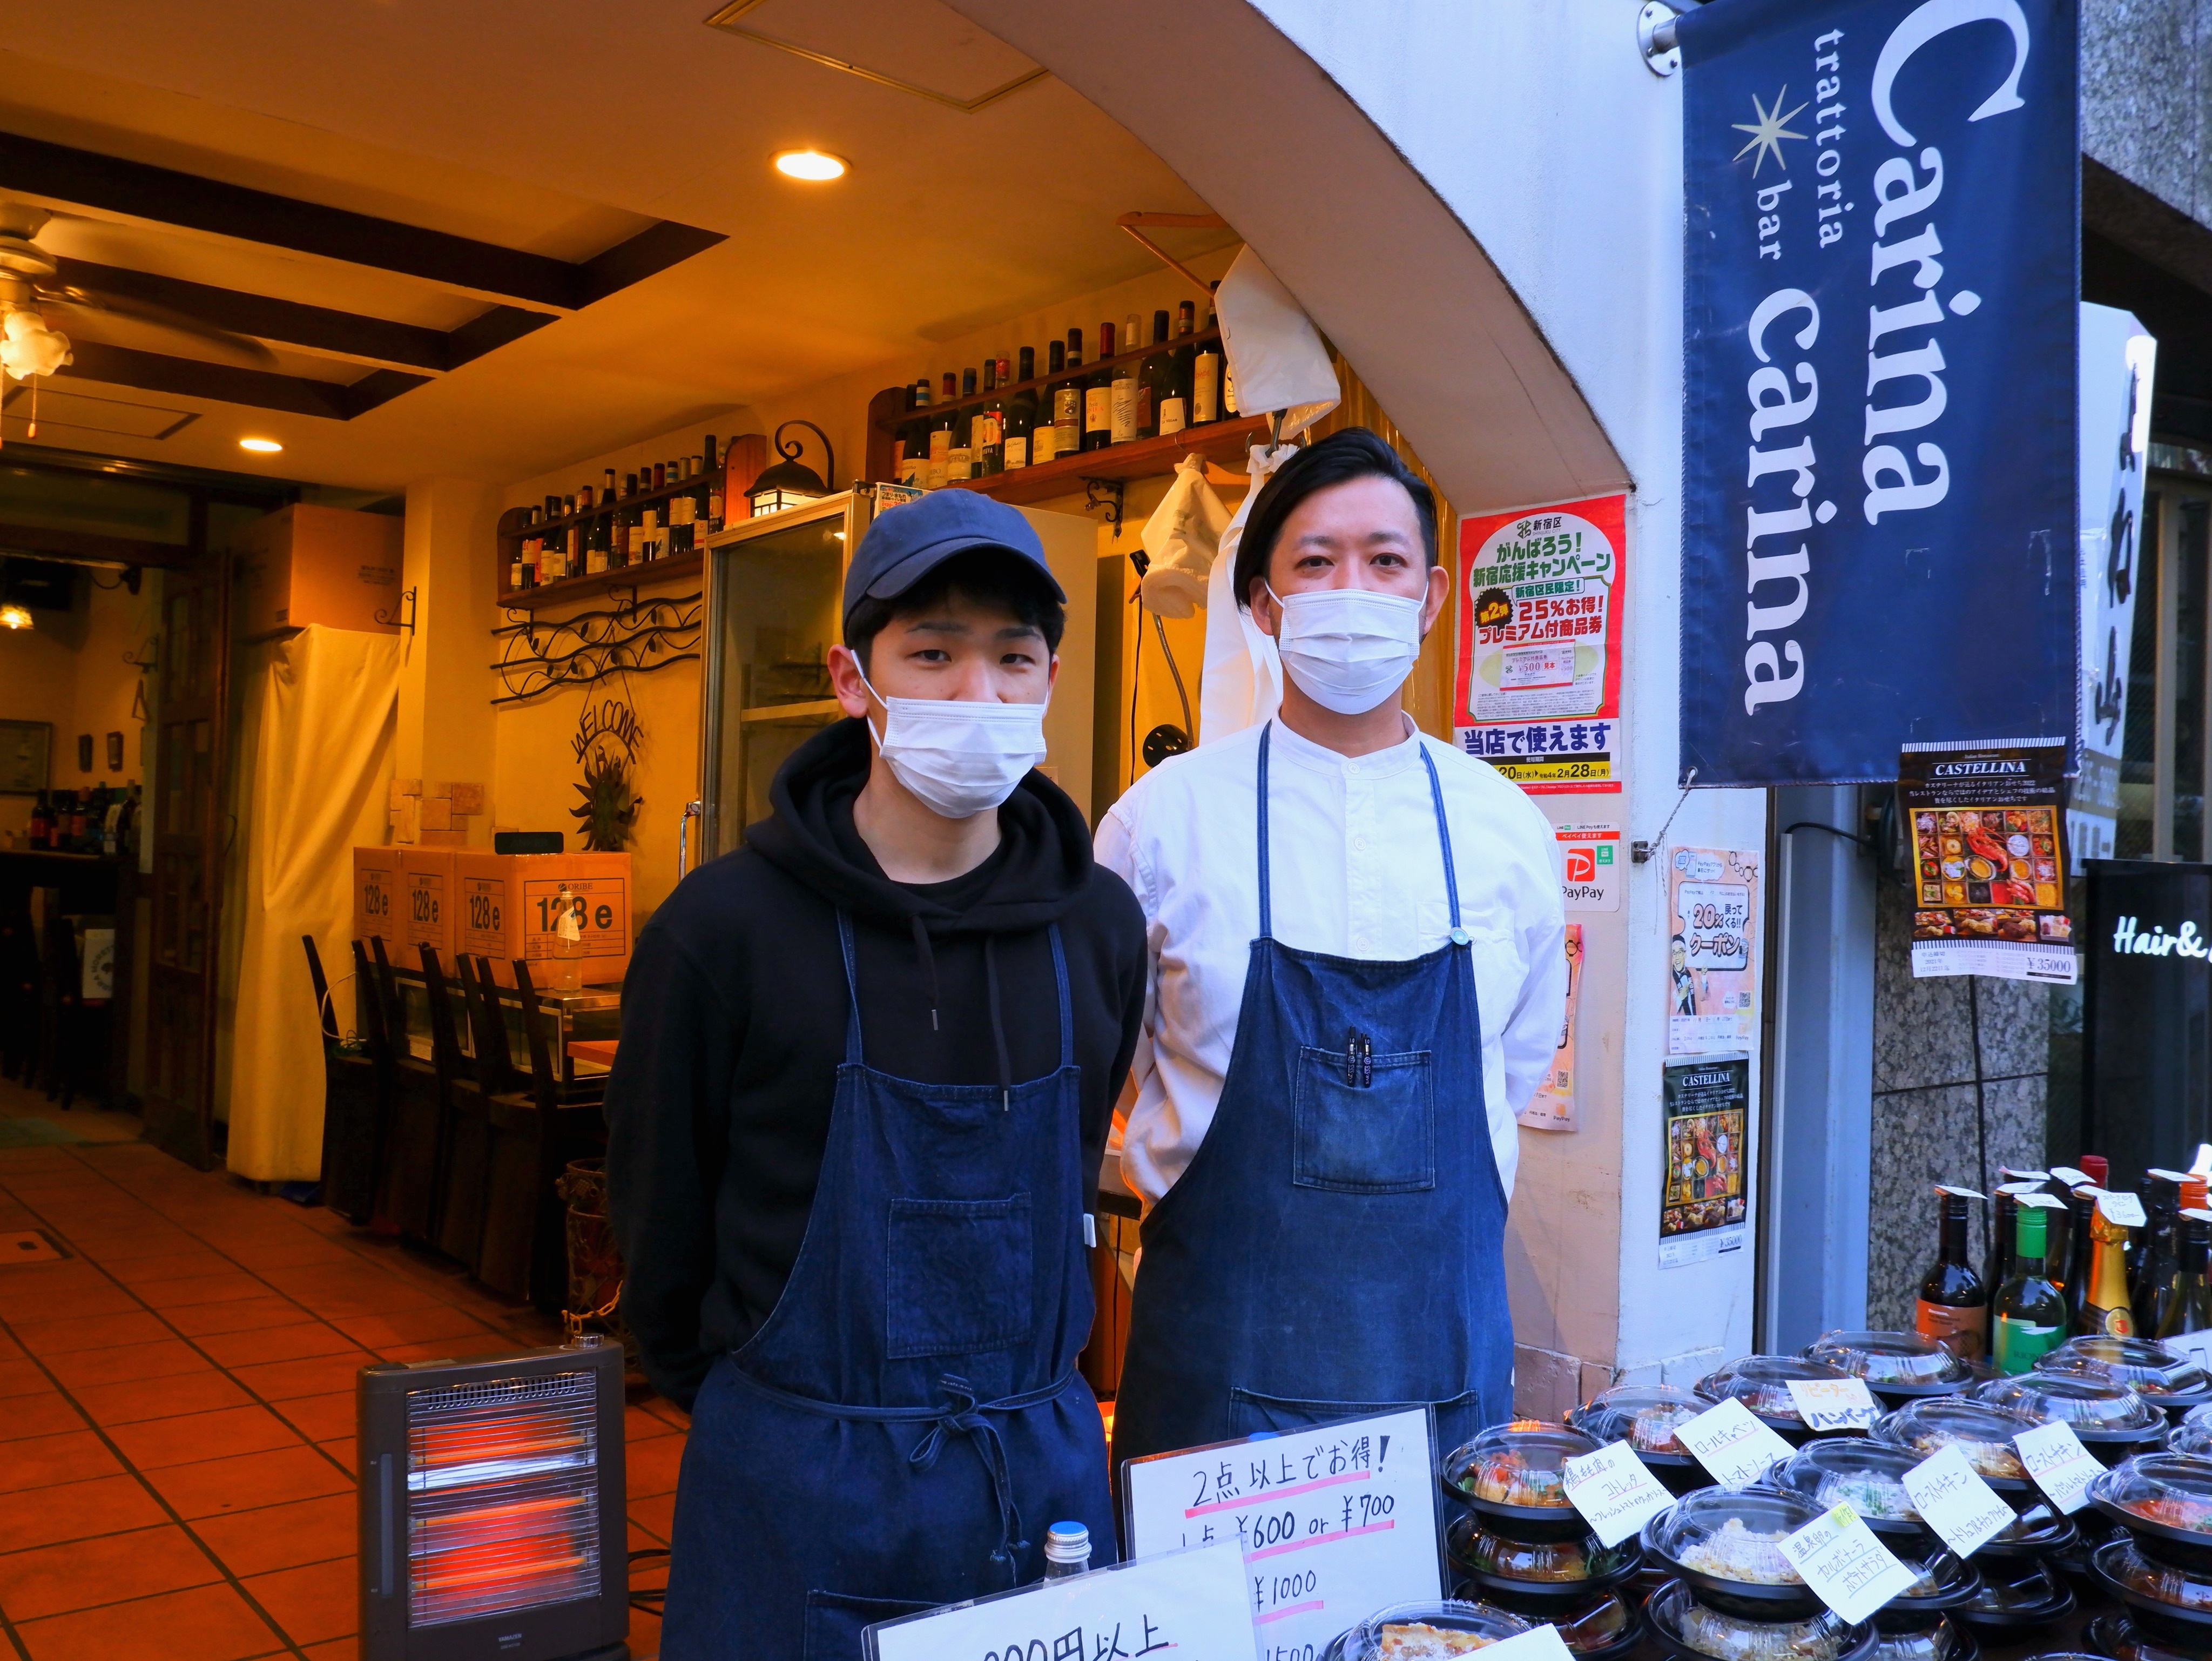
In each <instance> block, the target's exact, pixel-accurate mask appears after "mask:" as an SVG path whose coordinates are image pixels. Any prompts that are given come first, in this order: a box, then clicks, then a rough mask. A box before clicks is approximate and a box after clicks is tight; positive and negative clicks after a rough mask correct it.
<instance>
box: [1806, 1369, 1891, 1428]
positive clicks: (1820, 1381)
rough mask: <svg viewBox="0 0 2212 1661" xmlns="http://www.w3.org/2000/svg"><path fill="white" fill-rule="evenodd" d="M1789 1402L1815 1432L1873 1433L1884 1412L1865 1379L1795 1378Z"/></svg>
mask: <svg viewBox="0 0 2212 1661" xmlns="http://www.w3.org/2000/svg"><path fill="white" fill-rule="evenodd" d="M1790 1402H1791V1404H1792V1405H1794V1406H1795V1407H1796V1409H1797V1416H1798V1417H1799V1418H1801V1419H1802V1420H1803V1421H1805V1422H1806V1424H1807V1425H1808V1427H1811V1428H1812V1429H1814V1430H1816V1431H1821V1430H1871V1429H1873V1428H1874V1421H1875V1418H1876V1417H1877V1416H1879V1415H1880V1414H1881V1409H1880V1408H1878V1407H1876V1406H1875V1402H1874V1397H1873V1396H1872V1395H1870V1394H1869V1392H1868V1390H1867V1387H1866V1381H1865V1380H1864V1379H1863V1378H1792V1379H1790Z"/></svg>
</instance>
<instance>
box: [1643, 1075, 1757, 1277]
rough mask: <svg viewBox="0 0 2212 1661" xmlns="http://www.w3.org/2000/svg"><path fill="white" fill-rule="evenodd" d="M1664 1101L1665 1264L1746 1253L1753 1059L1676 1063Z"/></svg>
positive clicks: (1661, 1202)
mask: <svg viewBox="0 0 2212 1661" xmlns="http://www.w3.org/2000/svg"><path fill="white" fill-rule="evenodd" d="M1663 1102H1664V1107H1665V1111H1666V1115H1667V1171H1666V1174H1665V1176H1664V1177H1663V1178H1662V1183H1661V1189H1660V1198H1659V1267H1660V1268H1662V1269H1680V1268H1682V1267H1684V1266H1685V1265H1686V1264H1689V1263H1702V1262H1706V1261H1708V1260H1709V1259H1711V1258H1713V1257H1717V1256H1720V1255H1721V1254H1722V1253H1723V1252H1724V1251H1741V1250H1742V1249H1743V1242H1744V1233H1745V1228H1746V1220H1747V1215H1748V1213H1749V1209H1750V1190H1749V1189H1748V1188H1747V1186H1746V1181H1745V1176H1744V1171H1745V1165H1744V1157H1745V1155H1746V1153H1747V1152H1748V1149H1747V1147H1746V1145H1745V1143H1746V1138H1747V1135H1748V1134H1749V1129H1750V1123H1751V1062H1750V1059H1749V1057H1747V1056H1712V1057H1710V1058H1708V1059H1705V1060H1701V1061H1694V1062H1668V1063H1667V1068H1666V1086H1665V1090H1664V1092H1663Z"/></svg>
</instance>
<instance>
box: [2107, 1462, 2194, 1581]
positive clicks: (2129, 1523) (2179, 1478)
mask: <svg viewBox="0 0 2212 1661" xmlns="http://www.w3.org/2000/svg"><path fill="white" fill-rule="evenodd" d="M2089 1500H2090V1502H2091V1503H2092V1504H2093V1505H2094V1506H2096V1507H2097V1509H2098V1510H2099V1511H2100V1512H2103V1513H2104V1514H2105V1515H2106V1516H2107V1517H2109V1518H2112V1521H2114V1522H2115V1523H2118V1524H2119V1525H2120V1526H2121V1527H2122V1528H2124V1529H2125V1530H2127V1531H2128V1533H2129V1535H2130V1536H2131V1537H2132V1538H2133V1539H2134V1541H2135V1542H2136V1548H2137V1549H2138V1550H2139V1551H2141V1552H2142V1555H2143V1556H2144V1557H2145V1558H2147V1559H2148V1560H2149V1561H2151V1562H2152V1563H2153V1564H2154V1565H2158V1566H2160V1567H2166V1568H2171V1569H2173V1570H2176V1571H2178V1572H2179V1573H2184V1574H2191V1575H2198V1576H2203V1577H2204V1578H2206V1579H2212V1459H2205V1458H2202V1457H2197V1456H2196V1455H2193V1454H2186V1453H2170V1452H2169V1453H2139V1454H2136V1456H2135V1457H2132V1458H2129V1459H2124V1460H2122V1461H2121V1462H2120V1463H2118V1464H2117V1465H2115V1466H2114V1467H2113V1468H2112V1469H2110V1470H2108V1471H2106V1473H2105V1474H2104V1475H2101V1476H2100V1477H2098V1478H2097V1480H2096V1481H2095V1482H2092V1483H2090V1484H2089Z"/></svg>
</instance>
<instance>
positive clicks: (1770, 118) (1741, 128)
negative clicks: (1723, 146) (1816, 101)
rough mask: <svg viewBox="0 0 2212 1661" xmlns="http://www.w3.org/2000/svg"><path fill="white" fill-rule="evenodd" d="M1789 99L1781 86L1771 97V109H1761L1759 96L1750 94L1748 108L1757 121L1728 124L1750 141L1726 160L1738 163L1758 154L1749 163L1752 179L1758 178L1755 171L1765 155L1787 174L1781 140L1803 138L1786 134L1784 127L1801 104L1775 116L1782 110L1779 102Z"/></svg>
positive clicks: (1788, 91)
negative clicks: (1754, 113) (1743, 133)
mask: <svg viewBox="0 0 2212 1661" xmlns="http://www.w3.org/2000/svg"><path fill="white" fill-rule="evenodd" d="M1789 96H1790V88H1787V87H1784V88H1783V89H1782V90H1781V91H1780V92H1778V93H1777V94H1774V102H1773V104H1772V106H1771V107H1766V108H1762V107H1760V105H1759V94H1757V93H1753V94H1752V95H1751V107H1752V108H1753V110H1754V111H1755V112H1757V113H1758V116H1759V119H1758V120H1756V121H1733V122H1730V123H1729V125H1731V126H1732V127H1734V128H1735V130H1736V131H1738V132H1747V133H1749V134H1750V135H1751V142H1750V143H1747V144H1746V145H1745V146H1744V147H1743V148H1742V149H1740V150H1738V151H1737V152H1736V153H1735V155H1733V156H1731V157H1729V160H1730V161H1742V160H1743V159H1744V157H1746V156H1747V155H1751V153H1752V152H1753V150H1757V151H1758V152H1759V155H1757V157H1756V158H1755V159H1754V160H1753V161H1752V164H1751V176H1752V177H1753V179H1756V178H1758V177H1759V169H1760V168H1761V167H1764V166H1765V165H1766V158H1767V156H1768V155H1772V156H1773V157H1774V160H1775V162H1776V165H1778V167H1781V168H1783V169H1784V171H1785V172H1786V171H1788V169H1789V167H1790V163H1789V161H1787V160H1786V159H1785V158H1784V155H1783V154H1782V141H1783V140H1784V139H1785V138H1796V139H1802V138H1803V137H1805V135H1804V134H1803V133H1802V132H1792V131H1790V129H1789V127H1788V125H1786V124H1787V123H1788V122H1789V120H1790V117H1791V116H1794V115H1796V114H1797V113H1799V111H1802V109H1803V108H1804V107H1805V106H1804V105H1802V104H1800V105H1799V106H1797V108H1796V109H1794V110H1791V111H1790V112H1789V113H1788V114H1781V113H1778V112H1779V111H1780V110H1781V108H1782V100H1784V99H1785V98H1787V97H1789Z"/></svg>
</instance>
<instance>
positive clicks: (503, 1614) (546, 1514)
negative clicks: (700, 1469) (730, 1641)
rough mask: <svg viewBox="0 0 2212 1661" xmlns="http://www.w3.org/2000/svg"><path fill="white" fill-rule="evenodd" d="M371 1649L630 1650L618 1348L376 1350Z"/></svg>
mask: <svg viewBox="0 0 2212 1661" xmlns="http://www.w3.org/2000/svg"><path fill="white" fill-rule="evenodd" d="M358 1409H359V1415H360V1418H359V1423H360V1434H361V1631H362V1657H363V1661H472V1658H477V1657H483V1658H488V1661H489V1658H496V1661H626V1658H627V1657H628V1656H629V1646H628V1645H627V1644H625V1643H624V1642H623V1635H624V1634H626V1633H627V1632H628V1631H629V1528H628V1525H627V1524H626V1523H625V1522H624V1520H623V1352H622V1346H621V1345H620V1344H618V1343H616V1342H613V1341H611V1340H609V1339H602V1338H599V1337H598V1336H595V1335H587V1336H585V1337H582V1338H580V1339H578V1340H577V1341H576V1342H574V1343H572V1344H568V1345H566V1346H563V1347H562V1348H558V1349H532V1350H523V1351H520V1352H517V1353H515V1354H507V1355H492V1356H484V1357H481V1358H477V1359H473V1360H464V1361H423V1362H420V1363H416V1364H414V1365H405V1364H401V1363H392V1364H388V1365H385V1366H370V1367H364V1368H362V1372H361V1380H360V1385H359V1398H358Z"/></svg>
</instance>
